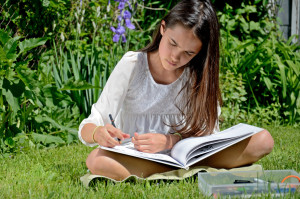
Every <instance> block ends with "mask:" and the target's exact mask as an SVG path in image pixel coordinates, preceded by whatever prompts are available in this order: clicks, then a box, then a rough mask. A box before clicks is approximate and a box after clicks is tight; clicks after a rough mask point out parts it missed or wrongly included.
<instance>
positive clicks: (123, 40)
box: [122, 35, 126, 43]
mask: <svg viewBox="0 0 300 199" xmlns="http://www.w3.org/2000/svg"><path fill="white" fill-rule="evenodd" d="M122 42H123V43H125V42H126V37H125V35H122Z"/></svg>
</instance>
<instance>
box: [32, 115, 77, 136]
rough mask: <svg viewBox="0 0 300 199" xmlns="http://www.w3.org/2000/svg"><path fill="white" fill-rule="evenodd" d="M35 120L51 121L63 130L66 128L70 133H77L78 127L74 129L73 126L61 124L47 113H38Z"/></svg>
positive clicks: (40, 121) (39, 121)
mask: <svg viewBox="0 0 300 199" xmlns="http://www.w3.org/2000/svg"><path fill="white" fill-rule="evenodd" d="M35 120H36V121H37V122H38V123H43V122H49V123H51V124H52V125H53V126H54V127H56V128H58V129H61V130H65V131H69V132H70V133H77V129H73V128H69V127H65V126H63V125H61V124H59V123H58V122H56V121H55V120H53V119H52V118H50V117H49V116H47V115H38V116H36V117H35Z"/></svg>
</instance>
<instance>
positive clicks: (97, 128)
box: [92, 126, 103, 143]
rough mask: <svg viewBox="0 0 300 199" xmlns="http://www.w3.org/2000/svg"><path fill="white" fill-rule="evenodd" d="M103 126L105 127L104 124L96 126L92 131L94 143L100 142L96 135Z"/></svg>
mask: <svg viewBox="0 0 300 199" xmlns="http://www.w3.org/2000/svg"><path fill="white" fill-rule="evenodd" d="M101 127H103V126H96V127H95V128H94V130H93V133H92V140H93V143H98V142H97V140H96V138H95V137H96V132H97V130H99V128H101Z"/></svg>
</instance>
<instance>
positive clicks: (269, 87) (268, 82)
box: [264, 77, 273, 91]
mask: <svg viewBox="0 0 300 199" xmlns="http://www.w3.org/2000/svg"><path fill="white" fill-rule="evenodd" d="M264 82H265V84H266V86H267V88H268V89H269V91H271V90H272V89H273V84H272V82H271V80H270V78H268V77H264Z"/></svg>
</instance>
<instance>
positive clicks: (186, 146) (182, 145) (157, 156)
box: [100, 123, 263, 169]
mask: <svg viewBox="0 0 300 199" xmlns="http://www.w3.org/2000/svg"><path fill="white" fill-rule="evenodd" d="M262 130H263V129H262V128H258V127H255V126H251V125H248V124H242V123H240V124H238V125H235V126H233V127H231V128H228V129H226V130H224V131H221V132H218V133H215V134H212V135H208V136H202V137H190V138H186V139H183V140H181V141H179V142H177V143H176V144H175V145H174V147H173V148H172V150H171V152H170V153H169V154H162V153H154V154H153V153H144V152H140V151H138V150H136V149H135V148H134V146H133V143H132V142H128V143H124V144H123V145H120V146H115V147H113V148H108V147H103V146H100V148H102V149H104V150H108V151H113V152H116V153H121V154H125V155H129V156H133V157H137V158H142V159H146V160H150V161H154V162H159V163H162V164H167V165H171V166H174V167H179V168H184V169H188V168H189V167H190V166H192V165H193V164H195V163H197V162H199V161H201V160H203V159H205V158H207V157H209V156H211V155H213V154H215V153H217V152H219V151H221V150H223V149H226V148H227V147H229V146H231V145H233V144H236V143H238V142H240V141H242V140H244V139H246V138H248V137H250V136H252V135H254V134H255V133H258V132H260V131H262Z"/></svg>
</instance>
